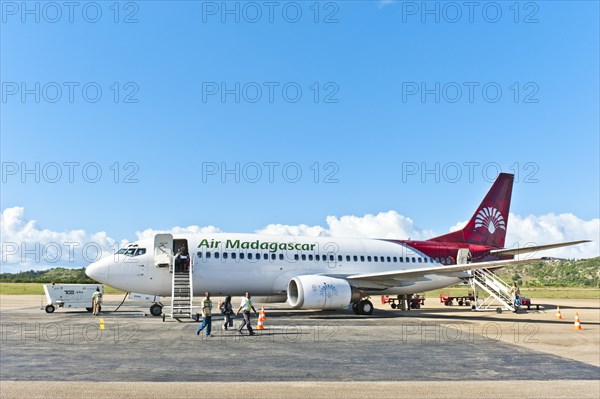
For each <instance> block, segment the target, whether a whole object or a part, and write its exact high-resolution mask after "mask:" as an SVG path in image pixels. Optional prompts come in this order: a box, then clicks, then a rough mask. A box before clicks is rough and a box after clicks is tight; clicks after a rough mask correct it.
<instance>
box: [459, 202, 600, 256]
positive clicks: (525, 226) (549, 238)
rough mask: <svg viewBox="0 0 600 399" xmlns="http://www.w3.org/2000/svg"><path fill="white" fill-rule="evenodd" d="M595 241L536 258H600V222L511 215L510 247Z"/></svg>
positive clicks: (567, 215)
mask: <svg viewBox="0 0 600 399" xmlns="http://www.w3.org/2000/svg"><path fill="white" fill-rule="evenodd" d="M466 224H467V221H463V222H458V223H456V224H455V225H454V226H452V227H451V228H450V230H449V231H456V230H460V229H462V228H463V227H464V226H465V225H466ZM577 240H592V242H590V243H586V244H580V245H574V246H570V247H563V248H556V249H550V250H547V251H540V252H538V253H536V254H535V256H536V257H537V256H553V257H557V258H568V259H572V258H575V259H581V258H594V257H596V256H600V247H599V243H600V219H597V218H596V219H591V220H583V219H580V218H578V217H577V216H575V215H573V214H572V213H561V214H560V215H556V214H554V213H548V214H545V215H540V216H537V215H529V216H525V217H523V216H520V215H515V214H514V213H511V214H510V215H509V216H508V229H507V232H506V243H505V246H506V247H507V248H512V247H523V246H526V245H527V246H533V245H544V244H553V243H558V242H564V241H577Z"/></svg>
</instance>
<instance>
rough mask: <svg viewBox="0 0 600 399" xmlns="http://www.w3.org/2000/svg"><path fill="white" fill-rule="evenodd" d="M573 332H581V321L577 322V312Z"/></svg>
mask: <svg viewBox="0 0 600 399" xmlns="http://www.w3.org/2000/svg"><path fill="white" fill-rule="evenodd" d="M573 330H583V328H581V321H580V320H579V312H577V313H575V324H574V325H573Z"/></svg>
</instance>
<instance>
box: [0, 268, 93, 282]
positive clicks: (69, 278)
mask: <svg viewBox="0 0 600 399" xmlns="http://www.w3.org/2000/svg"><path fill="white" fill-rule="evenodd" d="M0 282H2V283H63V284H94V283H96V281H94V280H92V279H91V278H89V277H88V276H86V275H85V268H81V269H66V268H64V267H56V268H54V269H49V270H37V271H36V270H29V271H25V272H19V273H0Z"/></svg>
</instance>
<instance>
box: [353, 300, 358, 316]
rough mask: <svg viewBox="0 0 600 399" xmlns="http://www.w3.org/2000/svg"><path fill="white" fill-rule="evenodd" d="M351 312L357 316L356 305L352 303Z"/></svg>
mask: <svg viewBox="0 0 600 399" xmlns="http://www.w3.org/2000/svg"><path fill="white" fill-rule="evenodd" d="M352 311H353V312H354V314H355V315H358V314H359V313H358V303H356V302H353V303H352Z"/></svg>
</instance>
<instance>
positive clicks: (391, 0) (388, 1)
mask: <svg viewBox="0 0 600 399" xmlns="http://www.w3.org/2000/svg"><path fill="white" fill-rule="evenodd" d="M395 2H396V0H379V7H385V6H387V5H390V4H393V3H395Z"/></svg>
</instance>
